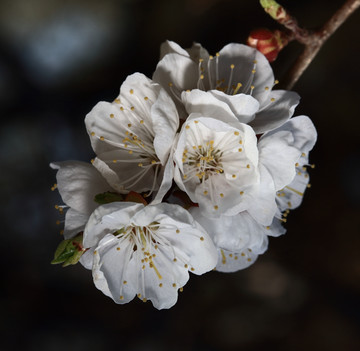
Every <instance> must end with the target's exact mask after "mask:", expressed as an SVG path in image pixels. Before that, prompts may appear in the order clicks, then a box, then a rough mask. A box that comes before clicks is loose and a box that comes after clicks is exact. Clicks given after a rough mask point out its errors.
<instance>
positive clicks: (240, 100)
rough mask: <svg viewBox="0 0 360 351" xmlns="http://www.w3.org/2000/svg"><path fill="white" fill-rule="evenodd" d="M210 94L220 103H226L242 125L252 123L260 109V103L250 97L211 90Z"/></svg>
mask: <svg viewBox="0 0 360 351" xmlns="http://www.w3.org/2000/svg"><path fill="white" fill-rule="evenodd" d="M210 93H211V94H212V95H214V96H215V97H216V98H217V99H219V100H220V101H223V102H224V103H226V104H227V106H229V108H230V109H231V111H232V113H233V114H234V115H235V116H236V117H237V119H238V120H239V122H241V123H249V122H251V121H252V120H253V119H254V118H255V113H256V112H257V111H258V109H259V102H258V101H257V100H256V99H254V98H253V97H252V96H250V95H246V94H235V95H229V94H225V93H223V92H222V91H218V90H211V91H210Z"/></svg>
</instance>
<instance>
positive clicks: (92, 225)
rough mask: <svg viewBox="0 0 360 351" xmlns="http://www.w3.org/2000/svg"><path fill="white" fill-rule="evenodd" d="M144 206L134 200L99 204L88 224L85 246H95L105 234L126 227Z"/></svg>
mask: <svg viewBox="0 0 360 351" xmlns="http://www.w3.org/2000/svg"><path fill="white" fill-rule="evenodd" d="M143 207H144V205H143V204H138V203H133V202H112V203H109V204H105V205H102V206H99V207H98V208H97V209H96V210H95V211H94V212H93V213H92V214H91V216H90V218H89V221H88V222H87V224H86V227H85V230H84V240H83V246H84V247H85V248H89V247H92V246H95V245H97V243H98V242H99V241H100V240H101V239H102V238H103V237H104V236H105V235H107V234H109V233H114V232H115V231H117V230H119V229H121V228H123V227H125V226H126V225H128V224H129V223H130V222H131V221H130V220H131V218H132V217H133V216H134V215H135V213H136V212H138V211H140V210H141V209H142V208H143Z"/></svg>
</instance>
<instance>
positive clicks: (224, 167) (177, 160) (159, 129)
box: [51, 41, 316, 309]
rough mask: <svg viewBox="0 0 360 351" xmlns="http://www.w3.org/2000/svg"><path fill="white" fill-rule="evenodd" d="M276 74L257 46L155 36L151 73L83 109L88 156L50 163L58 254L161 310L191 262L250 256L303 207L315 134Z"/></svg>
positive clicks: (222, 266)
mask: <svg viewBox="0 0 360 351" xmlns="http://www.w3.org/2000/svg"><path fill="white" fill-rule="evenodd" d="M276 84H277V81H275V79H274V76H273V72H272V69H271V67H270V65H269V62H268V61H267V59H266V58H265V56H263V55H262V54H261V53H260V52H258V51H257V50H255V49H253V48H251V47H248V46H245V45H241V44H229V45H226V46H225V47H224V48H223V49H222V50H221V51H220V52H218V53H217V54H216V55H214V56H211V55H209V53H208V52H207V51H206V50H205V49H204V48H203V47H202V46H201V45H200V44H194V45H193V46H192V48H190V49H188V50H184V49H183V48H181V47H180V46H179V45H177V44H176V43H174V42H170V41H167V42H165V43H163V44H162V46H161V57H160V61H159V63H158V65H157V67H156V70H155V72H154V75H153V78H152V79H149V78H147V77H146V76H144V75H143V74H140V73H134V74H132V75H130V76H128V77H127V79H126V80H125V81H124V83H123V84H122V85H121V88H120V94H119V96H118V97H117V98H116V99H115V100H114V101H113V102H99V103H98V104H97V105H96V106H95V107H94V108H93V109H92V111H91V112H90V113H89V114H88V115H87V116H86V118H85V125H86V129H87V131H88V134H89V137H90V140H91V145H92V147H93V150H94V152H95V154H96V157H95V158H94V159H93V160H92V162H91V163H84V162H77V161H65V162H58V163H52V164H51V167H52V168H54V169H56V170H57V188H58V190H59V192H60V195H61V197H62V199H63V201H64V203H65V205H64V206H60V207H59V209H60V210H61V212H66V213H65V227H64V237H65V243H64V244H62V245H60V246H61V247H60V246H59V248H58V250H57V252H56V253H55V258H54V261H53V262H54V263H59V262H64V264H72V263H74V262H75V261H76V262H77V261H78V260H80V262H81V263H82V264H83V265H84V266H85V267H86V268H88V269H92V272H93V279H94V283H95V285H96V287H97V288H98V289H100V290H101V291H102V292H103V293H104V294H105V295H107V296H109V297H111V298H112V299H113V300H114V301H115V302H116V303H120V304H122V303H127V302H129V301H130V300H132V299H133V298H134V297H135V296H138V297H139V298H140V299H142V300H143V301H147V300H151V301H152V303H153V305H154V306H155V307H156V308H158V309H162V308H170V307H171V306H173V305H174V304H175V303H176V300H177V294H178V290H179V289H180V291H181V290H182V288H183V286H184V285H185V284H186V282H187V280H188V279H189V272H191V273H194V274H198V275H201V274H203V273H206V272H208V271H210V270H213V269H215V270H217V271H221V272H234V271H237V270H240V269H244V268H246V267H248V266H250V265H251V264H253V263H254V261H255V260H256V259H257V257H258V255H260V254H263V253H264V252H265V251H266V249H267V247H268V237H269V236H279V235H281V234H284V233H285V229H284V227H283V226H282V222H285V221H286V219H285V218H286V216H287V215H288V213H289V211H290V210H292V209H294V208H296V207H298V206H299V205H300V203H301V201H302V196H303V193H304V191H305V189H306V187H308V186H309V176H308V172H307V166H310V165H309V163H308V155H309V151H310V150H311V149H312V148H313V146H314V144H315V141H316V130H315V128H314V126H313V124H312V122H311V121H310V119H309V118H308V117H306V116H298V117H292V115H293V113H294V110H295V107H296V105H297V104H298V103H299V96H298V95H297V94H296V93H294V92H291V91H285V90H274V89H273V88H274V86H275V85H276ZM64 209H66V211H64ZM79 235H80V238H81V239H80V240H79ZM74 238H77V239H76V240H75V239H74ZM65 247H66V248H67V249H65ZM69 247H70V249H69ZM69 252H70V253H69ZM74 252H76V257H77V259H73V258H72V257H73V256H71V255H72V253H74ZM79 252H80V254H79Z"/></svg>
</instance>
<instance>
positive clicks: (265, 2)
mask: <svg viewBox="0 0 360 351" xmlns="http://www.w3.org/2000/svg"><path fill="white" fill-rule="evenodd" d="M260 4H261V6H262V7H263V8H264V10H265V12H267V13H268V14H269V15H270V16H271V17H272V18H273V19H274V20H276V21H278V22H279V23H284V22H286V21H287V20H288V19H289V14H288V13H287V12H286V10H285V9H284V8H283V7H282V6H281V5H280V4H278V3H277V2H276V1H274V0H260Z"/></svg>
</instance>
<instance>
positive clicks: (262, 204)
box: [247, 164, 277, 226]
mask: <svg viewBox="0 0 360 351" xmlns="http://www.w3.org/2000/svg"><path fill="white" fill-rule="evenodd" d="M259 171H260V187H259V191H258V192H257V193H255V194H254V198H253V201H252V202H251V205H250V206H249V207H248V208H247V211H248V212H249V214H250V215H251V216H252V217H253V218H254V219H255V220H256V221H257V222H259V223H260V224H262V225H264V226H268V225H270V224H271V223H272V221H273V218H274V216H275V213H276V210H277V206H276V202H275V186H274V181H273V179H272V177H271V175H270V173H269V172H268V170H267V169H266V168H265V167H264V166H263V165H262V164H260V165H259ZM250 195H253V194H250Z"/></svg>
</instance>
